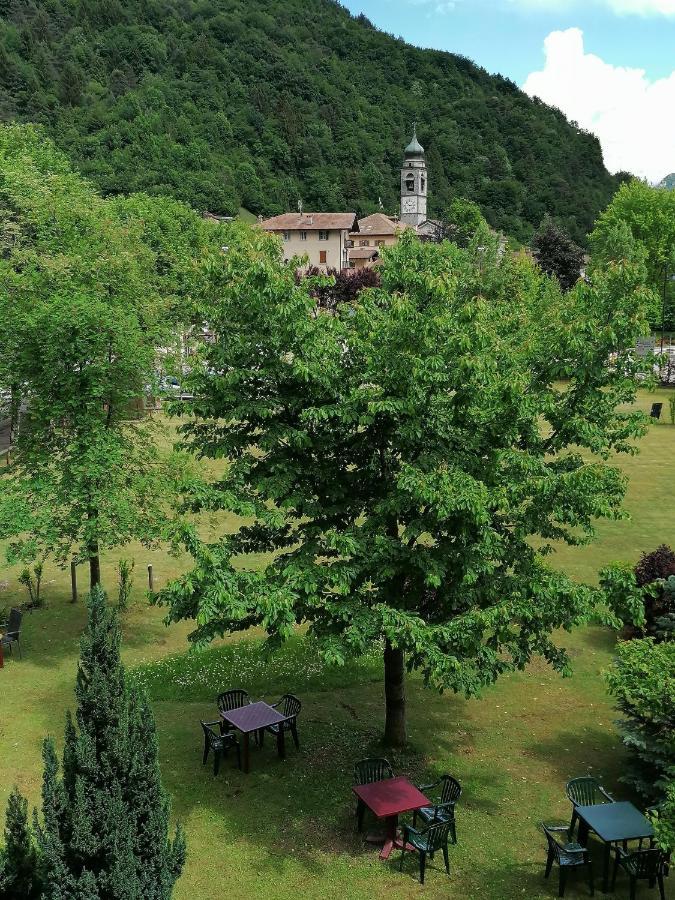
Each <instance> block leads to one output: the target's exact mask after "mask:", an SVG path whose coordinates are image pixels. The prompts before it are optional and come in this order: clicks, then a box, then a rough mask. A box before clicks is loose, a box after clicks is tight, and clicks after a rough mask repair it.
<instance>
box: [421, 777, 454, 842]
mask: <svg viewBox="0 0 675 900" xmlns="http://www.w3.org/2000/svg"><path fill="white" fill-rule="evenodd" d="M439 785H441V793H440V795H438V796H437V797H436V798H435V800H434V805H433V806H423V807H422V808H421V809H416V810H415V811H414V813H413V826H414V825H417V817H418V816H419V818H420V819H421V820H422V821H423V822H424V823H425V824H426V825H430V824H431V823H432V822H449V823H450V839H451V840H452V843H453V844H456V843H457V827H456V824H455V804H456V803H457V801H458V800H459V798H460V797H461V796H462V786H461V785H460V783H459V781H457V779H456V778H453V777H452V775H442V776H441V777H440V778H439V779H438V781H434V782H433V784H420V785H418V789H419V790H420V791H422V793H423V794H426V795H427V796H428V795H429V793H430V792H431V791H432V790H433V789H434V788H437V787H438V786H439Z"/></svg>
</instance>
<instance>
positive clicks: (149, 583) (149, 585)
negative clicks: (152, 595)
mask: <svg viewBox="0 0 675 900" xmlns="http://www.w3.org/2000/svg"><path fill="white" fill-rule="evenodd" d="M153 585H154V582H153V578H152V565H149V566H148V587H149V589H150V590H151V591H152V590H153V589H154V588H153Z"/></svg>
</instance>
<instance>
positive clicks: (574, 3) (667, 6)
mask: <svg viewBox="0 0 675 900" xmlns="http://www.w3.org/2000/svg"><path fill="white" fill-rule="evenodd" d="M509 2H510V3H512V4H514V5H515V6H522V7H524V8H526V9H531V10H532V9H539V10H562V9H571V8H573V7H581V6H588V5H589V3H590V4H593V5H594V6H604V7H606V8H608V9H610V10H611V11H612V12H614V13H617V14H618V15H620V16H628V15H638V16H675V0H583V2H582V0H509Z"/></svg>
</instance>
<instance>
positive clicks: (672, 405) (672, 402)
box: [668, 394, 675, 425]
mask: <svg viewBox="0 0 675 900" xmlns="http://www.w3.org/2000/svg"><path fill="white" fill-rule="evenodd" d="M668 406H669V412H670V424H671V425H675V394H672V395H671V396H670V397H669V398H668Z"/></svg>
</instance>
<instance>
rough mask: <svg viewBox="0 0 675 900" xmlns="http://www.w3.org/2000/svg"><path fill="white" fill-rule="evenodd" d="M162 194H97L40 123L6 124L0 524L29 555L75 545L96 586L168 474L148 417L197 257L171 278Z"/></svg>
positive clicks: (150, 526)
mask: <svg viewBox="0 0 675 900" xmlns="http://www.w3.org/2000/svg"><path fill="white" fill-rule="evenodd" d="M163 202H164V201H161V200H160V199H156V200H151V199H150V198H146V199H145V200H144V199H143V198H135V199H132V200H129V201H127V202H126V204H123V203H122V201H116V202H115V203H111V202H109V201H105V200H102V199H101V198H100V197H99V196H98V194H97V193H96V192H95V191H94V190H93V188H92V187H91V185H90V184H89V183H88V182H86V181H85V180H83V179H82V178H81V177H79V176H78V175H77V174H76V173H74V172H73V171H72V170H71V168H70V166H69V164H68V162H67V160H65V158H64V157H63V156H62V155H61V154H60V153H59V152H58V151H57V150H56V149H55V148H54V146H53V144H51V142H50V141H48V140H46V139H45V138H44V136H43V135H42V134H41V133H40V132H39V131H37V130H35V129H33V128H30V127H11V126H10V127H4V128H2V129H0V221H1V223H2V238H1V240H2V241H3V254H2V258H0V287H1V289H2V291H3V295H4V296H5V298H6V300H5V307H4V310H5V312H3V316H4V321H3V328H2V332H1V333H0V359H2V362H1V363H0V384H6V385H8V386H10V387H11V390H12V398H13V406H14V407H15V408H16V409H18V408H19V406H20V405H21V404H23V406H24V414H23V416H22V418H21V427H20V429H19V434H18V438H17V440H16V451H15V453H14V455H13V457H12V465H11V467H10V468H9V469H7V470H6V471H5V472H4V473H3V478H2V481H0V535H2V536H4V537H10V538H12V541H11V544H10V547H11V552H12V553H13V554H14V555H17V556H21V557H24V558H26V557H28V558H29V557H32V556H34V555H35V554H36V553H40V554H41V555H44V554H49V553H52V554H54V555H55V558H56V560H57V561H58V562H59V563H64V562H65V561H66V559H67V558H68V557H69V556H70V554H71V553H73V552H74V553H75V554H76V555H77V556H78V557H79V558H81V559H82V560H83V561H85V560H86V561H88V563H89V567H90V579H91V584H92V585H94V584H96V583H98V581H99V579H100V562H99V559H100V552H101V550H102V549H104V548H106V547H111V546H117V545H120V544H124V543H126V542H128V541H130V540H132V539H139V540H142V541H145V542H148V543H149V542H152V541H153V540H155V539H156V538H158V537H159V536H160V535H161V533H162V528H163V527H164V524H165V521H166V519H165V505H166V501H167V498H168V496H169V495H170V492H171V488H172V484H173V480H172V479H173V471H174V470H173V468H172V466H171V465H170V464H169V461H167V460H166V459H163V458H161V457H160V455H159V453H158V451H157V447H156V441H155V439H154V435H153V423H152V422H151V420H149V419H146V418H144V417H143V415H142V413H143V398H144V396H145V395H146V394H147V392H148V390H149V387H150V385H151V383H152V381H153V377H154V368H155V364H156V362H155V361H156V348H157V347H158V346H160V345H162V344H163V343H165V341H166V326H167V324H168V322H170V321H175V320H176V306H177V298H178V299H181V298H182V299H183V300H185V298H186V295H187V294H188V289H187V287H186V282H187V281H188V279H189V272H190V269H189V262H188V261H183V262H181V272H180V275H178V274H175V275H173V276H172V272H173V270H172V268H171V261H172V259H175V257H176V256H177V255H178V254H177V253H174V255H173V257H172V256H170V254H169V253H168V252H166V248H159V247H157V246H153V245H152V242H151V241H150V240H149V238H148V232H149V230H150V225H149V224H148V219H149V218H150V213H151V212H152V210H153V209H154V210H155V220H156V219H157V218H158V217H159V213H158V211H157V210H158V208H161V206H162V204H163ZM170 205H171V209H172V211H173V212H174V213H175V207H176V206H177V205H178V204H175V203H174V202H170ZM189 217H192V220H194V221H195V222H196V223H199V228H201V227H202V225H201V220H199V219H198V217H197V216H196V215H195V214H194V213H190V212H189V211H187V210H185V209H184V208H183V218H184V219H185V218H189ZM153 221H154V220H153ZM196 227H197V225H195V228H196ZM169 242H170V240H169V238H165V240H164V244H165V245H166V244H168V243H169ZM156 243H157V242H155V244H156ZM160 249H163V250H164V255H163V256H162V255H161V254H160ZM197 280H198V279H197V277H196V275H195V282H197ZM188 300H189V298H188ZM190 302H191V301H190ZM186 306H187V307H189V302H188V301H186Z"/></svg>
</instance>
